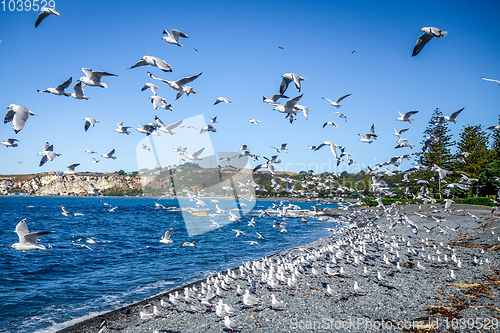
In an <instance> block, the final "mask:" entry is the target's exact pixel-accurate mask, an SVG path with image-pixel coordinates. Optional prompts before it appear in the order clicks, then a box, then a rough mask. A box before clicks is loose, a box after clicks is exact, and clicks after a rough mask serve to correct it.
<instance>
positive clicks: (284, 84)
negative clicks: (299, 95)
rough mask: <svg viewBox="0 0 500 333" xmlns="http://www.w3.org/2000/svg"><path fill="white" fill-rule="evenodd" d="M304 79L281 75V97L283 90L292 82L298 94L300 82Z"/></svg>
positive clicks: (287, 74) (298, 76) (296, 76)
mask: <svg viewBox="0 0 500 333" xmlns="http://www.w3.org/2000/svg"><path fill="white" fill-rule="evenodd" d="M305 79H306V78H305V77H302V76H300V75H297V74H294V73H286V74H283V77H282V79H281V84H280V94H281V95H283V94H284V93H285V90H286V89H287V88H288V84H289V83H290V82H292V81H293V82H295V87H296V88H297V90H298V91H299V92H300V81H303V80H305Z"/></svg>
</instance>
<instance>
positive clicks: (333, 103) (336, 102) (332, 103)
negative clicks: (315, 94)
mask: <svg viewBox="0 0 500 333" xmlns="http://www.w3.org/2000/svg"><path fill="white" fill-rule="evenodd" d="M351 95H352V94H347V95H344V96H341V97H339V98H338V99H337V100H336V101H335V102H334V101H332V100H330V99H328V98H326V97H322V98H323V99H326V100H327V101H328V102H330V104H331V105H332V106H334V107H336V108H339V107H341V106H342V105H340V104H339V103H340V102H342V100H343V99H344V98H346V97H349V96H351Z"/></svg>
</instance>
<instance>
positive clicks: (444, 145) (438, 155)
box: [421, 108, 453, 169]
mask: <svg viewBox="0 0 500 333" xmlns="http://www.w3.org/2000/svg"><path fill="white" fill-rule="evenodd" d="M442 115H443V112H441V110H440V109H438V108H436V109H435V110H434V112H433V114H432V117H431V119H430V120H429V125H427V127H426V129H425V131H424V140H423V141H422V145H423V144H424V143H425V142H426V141H427V138H425V137H429V136H431V135H432V136H435V137H437V138H439V141H438V142H435V143H432V144H430V145H429V146H428V147H427V149H426V150H425V152H424V153H423V157H422V161H421V163H422V164H423V165H426V166H429V167H432V166H433V165H434V164H437V165H438V166H440V167H441V168H444V169H446V168H447V167H449V166H450V164H451V162H452V158H453V155H452V154H451V151H450V147H451V146H452V145H453V143H452V139H451V134H449V132H450V130H449V129H448V124H447V122H444V123H443V124H442V125H437V124H438V123H439V120H440V119H441V116H442Z"/></svg>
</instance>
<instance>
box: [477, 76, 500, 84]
mask: <svg viewBox="0 0 500 333" xmlns="http://www.w3.org/2000/svg"><path fill="white" fill-rule="evenodd" d="M481 79H483V80H485V81H493V82H496V83H498V84H500V81H498V80H493V79H487V78H485V77H481Z"/></svg>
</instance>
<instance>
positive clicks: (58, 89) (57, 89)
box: [36, 77, 73, 97]
mask: <svg viewBox="0 0 500 333" xmlns="http://www.w3.org/2000/svg"><path fill="white" fill-rule="evenodd" d="M72 81H73V79H72V78H71V77H70V78H69V79H67V80H66V81H65V82H63V83H61V84H60V85H58V86H57V87H55V88H47V89H45V90H38V89H37V90H36V91H37V92H46V93H50V94H54V95H58V96H66V97H68V96H70V94H69V93H67V92H65V91H64V90H65V89H66V88H68V87H69V85H70V84H71V82H72Z"/></svg>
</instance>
